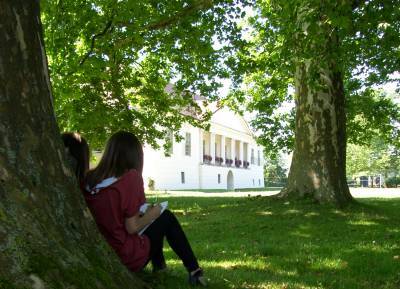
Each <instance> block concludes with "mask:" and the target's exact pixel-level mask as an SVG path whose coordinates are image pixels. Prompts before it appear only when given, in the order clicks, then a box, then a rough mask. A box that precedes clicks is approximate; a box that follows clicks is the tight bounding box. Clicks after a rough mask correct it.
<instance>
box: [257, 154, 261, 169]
mask: <svg viewBox="0 0 400 289" xmlns="http://www.w3.org/2000/svg"><path fill="white" fill-rule="evenodd" d="M257 165H259V166H260V165H261V156H260V151H257Z"/></svg>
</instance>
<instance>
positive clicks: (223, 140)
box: [221, 135, 225, 164]
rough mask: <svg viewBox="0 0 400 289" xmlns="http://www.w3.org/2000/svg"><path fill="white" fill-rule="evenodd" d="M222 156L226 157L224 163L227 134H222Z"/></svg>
mask: <svg viewBox="0 0 400 289" xmlns="http://www.w3.org/2000/svg"><path fill="white" fill-rule="evenodd" d="M221 158H223V159H224V161H223V163H222V164H224V163H225V136H223V135H221Z"/></svg>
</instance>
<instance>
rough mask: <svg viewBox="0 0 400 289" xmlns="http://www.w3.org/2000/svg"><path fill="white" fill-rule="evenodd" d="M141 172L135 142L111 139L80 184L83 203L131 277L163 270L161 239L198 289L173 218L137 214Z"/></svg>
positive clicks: (122, 135)
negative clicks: (145, 270)
mask: <svg viewBox="0 0 400 289" xmlns="http://www.w3.org/2000/svg"><path fill="white" fill-rule="evenodd" d="M142 169H143V149H142V145H141V144H140V142H139V140H138V139H137V137H136V136H135V135H134V134H132V133H128V132H118V133H116V134H114V135H113V136H112V137H111V138H110V139H109V141H108V143H107V146H106V149H105V151H104V154H103V156H102V158H101V160H100V162H99V164H98V166H97V167H96V168H95V169H93V170H91V171H89V172H88V174H87V176H86V182H85V184H86V185H85V190H84V191H85V192H84V194H85V199H86V202H87V205H88V207H89V209H90V211H91V212H92V214H93V217H94V219H95V221H96V223H97V226H98V228H99V230H100V232H101V233H102V234H103V236H104V237H105V239H106V240H107V242H108V243H109V244H110V246H111V247H112V248H113V249H114V250H115V252H116V253H117V254H118V256H119V257H120V259H121V261H122V263H124V264H125V265H126V266H127V267H128V268H129V269H130V270H131V271H133V272H136V271H139V270H141V269H142V268H144V267H145V266H146V264H147V263H148V262H149V261H151V263H152V265H153V271H159V270H163V269H165V268H166V263H165V259H164V255H163V239H164V237H166V239H167V241H168V243H169V245H170V246H171V248H172V249H173V250H174V252H175V253H176V254H177V255H178V256H179V257H180V259H181V260H182V262H183V265H184V266H185V267H186V269H187V271H188V273H189V283H190V284H192V285H203V286H204V285H205V279H204V277H203V271H202V269H201V268H200V267H199V264H198V262H197V259H196V257H195V255H194V253H193V251H192V248H191V246H190V244H189V242H188V240H187V238H186V236H185V233H184V232H183V230H182V227H181V225H180V224H179V222H178V220H177V219H176V217H175V215H174V214H173V213H172V212H170V211H169V210H164V211H163V212H162V213H161V207H160V206H159V205H155V206H150V207H149V208H148V209H147V210H146V211H145V212H144V213H141V212H140V207H141V206H142V205H143V204H144V203H145V202H146V198H145V195H144V188H143V179H142ZM149 224H150V225H149ZM147 225H149V226H148V227H147V228H146V229H145V230H144V232H143V234H140V233H139V232H141V230H142V229H143V228H145V227H146V226H147Z"/></svg>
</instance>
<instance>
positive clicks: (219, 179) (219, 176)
mask: <svg viewBox="0 0 400 289" xmlns="http://www.w3.org/2000/svg"><path fill="white" fill-rule="evenodd" d="M220 183H221V174H218V184H220Z"/></svg>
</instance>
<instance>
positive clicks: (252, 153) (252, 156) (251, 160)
mask: <svg viewBox="0 0 400 289" xmlns="http://www.w3.org/2000/svg"><path fill="white" fill-rule="evenodd" d="M250 162H251V164H252V165H254V149H251V158H250Z"/></svg>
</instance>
